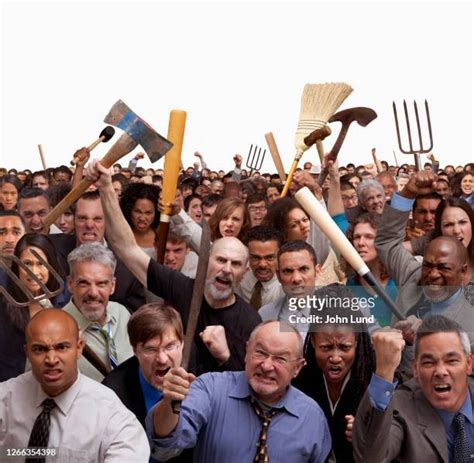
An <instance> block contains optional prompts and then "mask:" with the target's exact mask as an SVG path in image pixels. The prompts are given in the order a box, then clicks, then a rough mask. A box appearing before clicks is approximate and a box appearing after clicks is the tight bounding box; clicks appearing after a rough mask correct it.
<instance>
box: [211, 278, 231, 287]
mask: <svg viewBox="0 0 474 463" xmlns="http://www.w3.org/2000/svg"><path fill="white" fill-rule="evenodd" d="M215 281H216V283H217V284H218V285H219V286H223V287H225V288H228V287H229V286H230V285H231V284H232V282H231V280H230V279H228V278H222V277H216V278H215Z"/></svg>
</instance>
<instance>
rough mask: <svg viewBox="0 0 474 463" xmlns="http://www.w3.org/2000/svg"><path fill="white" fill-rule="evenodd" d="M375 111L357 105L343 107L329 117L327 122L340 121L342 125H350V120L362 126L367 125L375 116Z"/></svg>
mask: <svg viewBox="0 0 474 463" xmlns="http://www.w3.org/2000/svg"><path fill="white" fill-rule="evenodd" d="M376 117H377V113H376V112H375V111H374V110H373V109H370V108H365V107H357V108H348V109H343V110H342V111H339V112H337V113H336V114H334V115H333V116H331V117H330V119H329V122H336V121H337V122H341V123H342V125H343V126H344V125H347V126H348V125H350V123H351V122H353V121H356V122H357V123H358V124H359V125H361V126H362V127H365V126H366V125H369V124H370V123H371V122H372V121H373V120H374V119H375V118H376Z"/></svg>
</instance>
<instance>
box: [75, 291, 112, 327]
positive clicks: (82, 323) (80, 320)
mask: <svg viewBox="0 0 474 463" xmlns="http://www.w3.org/2000/svg"><path fill="white" fill-rule="evenodd" d="M71 307H72V308H73V310H74V312H75V313H74V318H75V319H76V321H77V324H78V325H79V329H80V330H81V331H85V330H87V328H89V327H90V326H91V325H96V324H97V323H96V322H91V321H90V320H88V319H87V318H86V317H85V316H84V314H83V313H82V312H81V311H80V310H79V309H78V307H77V305H76V304H75V302H74V300H73V298H71ZM105 311H106V312H105V323H106V324H107V323H111V324H112V325H115V324H116V323H117V317H116V316H115V314H114V313H111V312H112V311H111V310H109V304H107V307H106V309H105Z"/></svg>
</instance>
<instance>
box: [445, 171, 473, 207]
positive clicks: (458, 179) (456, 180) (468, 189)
mask: <svg viewBox="0 0 474 463" xmlns="http://www.w3.org/2000/svg"><path fill="white" fill-rule="evenodd" d="M449 186H450V188H451V191H452V192H453V194H452V195H453V196H454V197H456V198H461V199H464V200H465V201H467V202H468V203H469V205H470V206H471V207H474V175H473V174H472V173H471V172H466V171H464V172H460V173H458V174H456V175H455V176H454V177H453V178H452V179H451V181H450V182H449Z"/></svg>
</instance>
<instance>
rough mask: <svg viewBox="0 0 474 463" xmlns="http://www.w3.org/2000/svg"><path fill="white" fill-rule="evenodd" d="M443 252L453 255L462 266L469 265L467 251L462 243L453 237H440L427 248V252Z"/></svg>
mask: <svg viewBox="0 0 474 463" xmlns="http://www.w3.org/2000/svg"><path fill="white" fill-rule="evenodd" d="M428 251H429V252H442V253H446V254H451V255H453V256H454V257H455V258H456V260H457V261H458V262H459V264H460V265H464V264H466V263H467V249H466V248H465V247H464V245H463V244H462V241H459V240H458V239H456V238H454V237H452V236H438V237H437V238H435V239H434V240H432V241H431V242H430V243H429V244H428V246H427V247H426V251H425V252H428Z"/></svg>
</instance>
